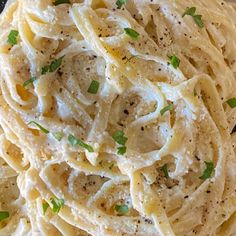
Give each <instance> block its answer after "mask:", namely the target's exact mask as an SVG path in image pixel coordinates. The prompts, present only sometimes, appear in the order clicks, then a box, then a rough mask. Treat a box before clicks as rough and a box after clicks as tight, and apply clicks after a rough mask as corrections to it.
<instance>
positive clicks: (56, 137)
mask: <svg viewBox="0 0 236 236" xmlns="http://www.w3.org/2000/svg"><path fill="white" fill-rule="evenodd" d="M52 135H53V137H54V138H55V139H56V140H57V141H61V140H62V138H63V133H62V132H55V133H52Z"/></svg>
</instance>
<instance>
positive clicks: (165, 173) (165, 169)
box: [161, 164, 169, 178]
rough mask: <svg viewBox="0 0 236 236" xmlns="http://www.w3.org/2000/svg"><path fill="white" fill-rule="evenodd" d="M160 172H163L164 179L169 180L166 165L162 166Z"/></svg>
mask: <svg viewBox="0 0 236 236" xmlns="http://www.w3.org/2000/svg"><path fill="white" fill-rule="evenodd" d="M161 170H162V171H163V173H164V176H165V177H166V178H169V173H168V167H167V164H165V165H163V166H162V167H161Z"/></svg>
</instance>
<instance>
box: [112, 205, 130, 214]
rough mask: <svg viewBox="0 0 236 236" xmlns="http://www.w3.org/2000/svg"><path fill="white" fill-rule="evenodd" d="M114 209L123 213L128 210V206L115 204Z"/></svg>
mask: <svg viewBox="0 0 236 236" xmlns="http://www.w3.org/2000/svg"><path fill="white" fill-rule="evenodd" d="M115 210H116V211H117V212H118V213H120V214H122V215H125V214H127V213H128V212H129V207H128V206H127V205H115Z"/></svg>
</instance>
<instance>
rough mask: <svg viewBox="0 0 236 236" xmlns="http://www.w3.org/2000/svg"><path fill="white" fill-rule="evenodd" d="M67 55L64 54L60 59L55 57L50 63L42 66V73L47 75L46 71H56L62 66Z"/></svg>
mask: <svg viewBox="0 0 236 236" xmlns="http://www.w3.org/2000/svg"><path fill="white" fill-rule="evenodd" d="M64 57H65V56H62V57H60V58H58V59H55V60H53V61H52V62H51V64H50V65H46V66H44V67H43V68H42V71H41V74H42V75H45V74H46V73H48V72H54V71H56V70H57V69H58V68H59V67H60V66H61V63H62V60H63V58H64Z"/></svg>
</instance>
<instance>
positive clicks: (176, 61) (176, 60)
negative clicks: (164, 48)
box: [169, 54, 180, 69]
mask: <svg viewBox="0 0 236 236" xmlns="http://www.w3.org/2000/svg"><path fill="white" fill-rule="evenodd" d="M169 59H170V64H171V65H172V66H173V67H174V68H175V69H177V68H178V67H179V64H180V59H179V58H178V57H177V56H176V55H175V54H174V55H172V56H169Z"/></svg>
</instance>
